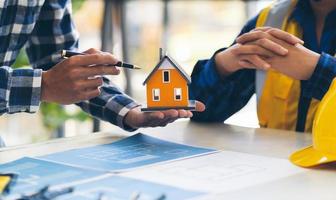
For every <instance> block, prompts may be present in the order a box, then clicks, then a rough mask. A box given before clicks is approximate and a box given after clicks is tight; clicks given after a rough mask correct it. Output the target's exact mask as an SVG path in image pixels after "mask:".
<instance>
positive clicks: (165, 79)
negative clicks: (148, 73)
mask: <svg viewBox="0 0 336 200" xmlns="http://www.w3.org/2000/svg"><path fill="white" fill-rule="evenodd" d="M162 73H163V82H164V83H169V82H170V73H169V70H163V72H162Z"/></svg>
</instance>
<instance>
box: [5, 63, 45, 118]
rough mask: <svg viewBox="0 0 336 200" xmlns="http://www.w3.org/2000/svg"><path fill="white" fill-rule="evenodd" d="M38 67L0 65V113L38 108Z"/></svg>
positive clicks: (39, 72)
mask: <svg viewBox="0 0 336 200" xmlns="http://www.w3.org/2000/svg"><path fill="white" fill-rule="evenodd" d="M41 75H42V70H40V69H14V70H13V69H12V68H10V67H0V114H4V113H17V112H28V113H34V112H36V111H37V110H38V108H39V105H40V96H41Z"/></svg>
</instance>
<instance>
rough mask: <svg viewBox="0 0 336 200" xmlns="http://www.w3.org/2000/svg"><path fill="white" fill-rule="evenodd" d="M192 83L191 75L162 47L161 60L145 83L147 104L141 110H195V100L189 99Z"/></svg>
mask: <svg viewBox="0 0 336 200" xmlns="http://www.w3.org/2000/svg"><path fill="white" fill-rule="evenodd" d="M190 83H191V78H190V76H189V75H188V74H187V73H186V72H185V71H184V70H183V69H182V68H181V67H180V66H179V65H178V64H177V63H176V62H175V61H174V60H173V59H172V58H171V57H169V56H168V55H166V54H165V53H163V51H162V49H160V61H159V63H158V64H157V65H156V67H155V68H154V69H153V71H152V72H151V73H150V74H149V75H148V77H147V78H146V80H145V81H144V83H143V85H146V90H147V106H145V107H143V108H142V109H141V110H142V111H159V110H168V109H184V110H194V109H195V105H196V104H195V101H194V100H189V93H188V85H189V84H190Z"/></svg>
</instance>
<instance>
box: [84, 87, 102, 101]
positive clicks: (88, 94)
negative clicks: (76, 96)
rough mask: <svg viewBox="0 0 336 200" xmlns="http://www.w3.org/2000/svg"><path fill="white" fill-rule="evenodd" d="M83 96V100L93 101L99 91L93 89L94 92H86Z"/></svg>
mask: <svg viewBox="0 0 336 200" xmlns="http://www.w3.org/2000/svg"><path fill="white" fill-rule="evenodd" d="M84 94H85V96H84V98H85V99H84V100H90V99H93V98H95V97H97V96H99V95H100V90H99V89H98V88H96V89H94V90H90V91H87V92H85V93H84Z"/></svg>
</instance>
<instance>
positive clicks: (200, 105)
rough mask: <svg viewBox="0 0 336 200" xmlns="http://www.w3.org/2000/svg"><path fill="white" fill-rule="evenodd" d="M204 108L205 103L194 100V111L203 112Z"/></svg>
mask: <svg viewBox="0 0 336 200" xmlns="http://www.w3.org/2000/svg"><path fill="white" fill-rule="evenodd" d="M204 110H205V105H204V104H203V103H202V102H200V101H196V109H195V111H196V112H203V111H204Z"/></svg>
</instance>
